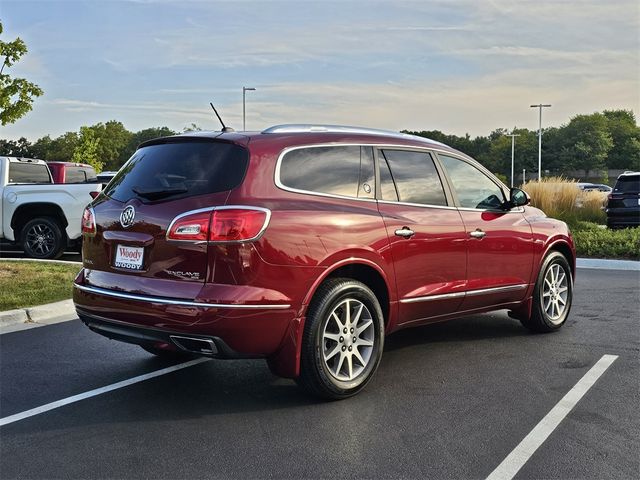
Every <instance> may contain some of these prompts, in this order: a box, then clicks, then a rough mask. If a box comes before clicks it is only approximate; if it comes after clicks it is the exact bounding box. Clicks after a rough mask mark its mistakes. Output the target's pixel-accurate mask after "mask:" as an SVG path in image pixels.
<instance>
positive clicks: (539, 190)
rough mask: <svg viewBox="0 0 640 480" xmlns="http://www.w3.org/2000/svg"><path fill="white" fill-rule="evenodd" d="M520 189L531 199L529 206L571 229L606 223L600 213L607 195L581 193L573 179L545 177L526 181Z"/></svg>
mask: <svg viewBox="0 0 640 480" xmlns="http://www.w3.org/2000/svg"><path fill="white" fill-rule="evenodd" d="M522 189H523V190H524V191H526V192H527V193H528V194H529V195H530V196H531V205H533V206H534V207H537V208H539V209H541V210H543V211H544V212H545V213H546V214H547V215H548V216H549V217H553V218H558V219H560V220H563V221H565V222H567V223H568V224H569V225H570V226H572V227H575V225H576V224H577V222H579V221H587V222H596V223H602V224H603V223H605V221H606V215H605V213H604V210H603V207H604V204H605V201H606V199H607V197H606V195H605V194H604V193H602V192H596V191H591V192H585V191H582V190H580V189H579V188H578V185H577V183H576V182H575V181H574V180H568V179H566V178H563V177H547V178H543V179H542V181H541V182H538V181H529V182H527V183H525V184H524V185H523V186H522Z"/></svg>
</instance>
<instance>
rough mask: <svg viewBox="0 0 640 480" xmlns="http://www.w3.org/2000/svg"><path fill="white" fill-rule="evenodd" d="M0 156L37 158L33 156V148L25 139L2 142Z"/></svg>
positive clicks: (0, 143) (0, 142)
mask: <svg viewBox="0 0 640 480" xmlns="http://www.w3.org/2000/svg"><path fill="white" fill-rule="evenodd" d="M0 155H7V156H9V157H22V158H36V156H35V155H34V154H33V146H32V145H31V143H30V142H29V140H27V139H26V138H25V137H20V138H19V139H18V140H0Z"/></svg>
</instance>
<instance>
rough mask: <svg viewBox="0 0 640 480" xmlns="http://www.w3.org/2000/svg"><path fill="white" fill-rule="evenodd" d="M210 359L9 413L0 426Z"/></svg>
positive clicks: (206, 359)
mask: <svg viewBox="0 0 640 480" xmlns="http://www.w3.org/2000/svg"><path fill="white" fill-rule="evenodd" d="M209 360H210V359H209V358H196V359H195V360H190V361H188V362H185V363H180V364H178V365H173V366H172V367H167V368H163V369H161V370H156V371H155V372H150V373H145V374H144V375H139V376H137V377H133V378H130V379H128V380H123V381H121V382H117V383H112V384H111V385H107V386H106V387H100V388H96V389H95V390H89V391H88V392H84V393H79V394H78V395H74V396H72V397H67V398H63V399H62V400H56V401H55V402H51V403H47V404H46V405H42V406H40V407H36V408H32V409H31V410H25V411H24V412H20V413H16V414H14V415H9V416H8V417H4V418H0V427H2V426H4V425H8V424H10V423H14V422H19V421H20V420H24V419H25V418H29V417H33V416H34V415H39V414H40V413H44V412H48V411H49V410H53V409H55V408H60V407H63V406H65V405H69V404H70V403H75V402H79V401H80V400H84V399H85V398H91V397H95V396H97V395H102V394H103V393H107V392H111V391H113V390H117V389H119V388H123V387H128V386H129V385H133V384H134V383H140V382H144V381H145V380H149V379H151V378H156V377H159V376H161V375H166V374H167V373H171V372H176V371H178V370H183V369H185V368H189V367H193V366H194V365H198V364H199V363H203V362H208V361H209Z"/></svg>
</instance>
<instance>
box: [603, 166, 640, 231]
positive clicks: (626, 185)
mask: <svg viewBox="0 0 640 480" xmlns="http://www.w3.org/2000/svg"><path fill="white" fill-rule="evenodd" d="M605 212H606V213H607V227H609V228H626V227H638V226H640V172H624V173H623V174H621V175H620V176H618V179H617V180H616V184H615V186H614V187H613V191H612V192H611V193H610V194H609V196H608V199H607V206H606V208H605Z"/></svg>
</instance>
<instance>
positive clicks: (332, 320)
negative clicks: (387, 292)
mask: <svg viewBox="0 0 640 480" xmlns="http://www.w3.org/2000/svg"><path fill="white" fill-rule="evenodd" d="M383 346H384V319H383V315H382V309H381V308H380V304H379V302H378V299H377V298H376V296H375V295H374V293H373V292H372V291H371V290H370V289H369V288H368V287H367V286H366V285H364V284H363V283H360V282H358V281H355V280H351V279H344V278H337V279H330V280H327V281H326V282H325V283H323V284H322V285H321V286H320V288H319V289H318V292H317V293H316V295H315V296H314V298H313V301H312V302H311V305H310V306H309V313H308V315H307V319H306V323H305V327H304V334H303V341H302V352H301V353H302V354H301V359H300V361H301V368H300V376H299V377H298V378H297V380H296V381H297V383H298V384H299V385H300V386H301V387H302V388H304V389H305V390H306V391H308V392H309V393H311V394H313V395H315V396H318V397H321V398H325V399H332V400H338V399H342V398H347V397H350V396H352V395H355V394H356V393H358V392H359V391H360V390H362V389H363V388H364V387H365V385H366V384H367V383H368V382H369V381H370V380H371V378H372V377H373V375H374V373H375V371H376V370H377V368H378V364H379V363H380V359H381V357H382V350H383Z"/></svg>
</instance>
